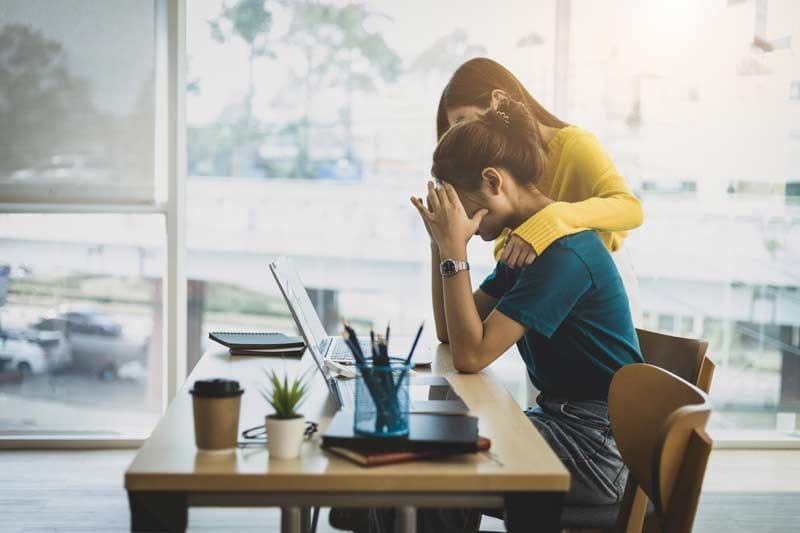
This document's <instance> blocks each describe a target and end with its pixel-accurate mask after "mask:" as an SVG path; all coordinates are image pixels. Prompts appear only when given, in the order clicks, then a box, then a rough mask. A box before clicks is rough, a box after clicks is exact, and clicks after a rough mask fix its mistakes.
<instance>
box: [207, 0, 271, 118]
mask: <svg viewBox="0 0 800 533" xmlns="http://www.w3.org/2000/svg"><path fill="white" fill-rule="evenodd" d="M208 24H209V28H210V30H211V37H212V38H213V39H214V40H215V41H217V42H218V43H220V44H222V43H225V42H227V41H230V40H232V39H234V38H237V37H238V38H239V39H241V40H242V41H244V43H245V44H246V45H247V50H248V57H247V60H248V66H249V70H248V79H247V94H246V95H245V103H246V106H245V111H246V118H245V121H246V123H247V125H248V126H249V125H250V124H251V121H252V118H253V98H254V97H255V84H254V82H253V68H254V67H255V63H256V61H257V60H258V59H259V58H262V57H275V54H274V52H273V51H272V49H271V47H270V41H269V34H270V31H271V30H272V12H271V11H269V10H267V9H266V7H265V2H264V0H239V1H238V2H236V3H235V4H233V5H232V6H228V5H227V4H223V6H222V12H221V13H220V14H219V15H218V16H217V18H215V19H214V20H211V21H209V23H208Z"/></svg>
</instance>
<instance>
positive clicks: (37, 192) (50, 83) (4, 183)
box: [0, 0, 155, 203]
mask: <svg viewBox="0 0 800 533" xmlns="http://www.w3.org/2000/svg"><path fill="white" fill-rule="evenodd" d="M0 13H1V14H2V15H1V18H0V132H3V139H2V142H0V199H2V201H3V202H47V203H55V202H73V203H80V202H108V203H142V202H152V201H153V182H154V179H153V168H154V164H153V159H154V156H153V153H154V142H153V135H154V131H155V126H154V83H155V78H154V72H155V71H154V50H155V46H154V37H155V33H154V28H155V24H154V3H153V2H140V1H138V0H125V1H115V2H82V1H79V0H62V1H58V2H49V1H46V0H0Z"/></svg>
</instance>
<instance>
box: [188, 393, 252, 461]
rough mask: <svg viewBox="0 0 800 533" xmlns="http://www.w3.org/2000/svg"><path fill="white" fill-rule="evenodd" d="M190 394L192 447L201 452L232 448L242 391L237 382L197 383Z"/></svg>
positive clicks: (236, 436)
mask: <svg viewBox="0 0 800 533" xmlns="http://www.w3.org/2000/svg"><path fill="white" fill-rule="evenodd" d="M189 392H190V393H191V395H192V406H193V410H194V441H195V445H197V447H198V448H199V449H201V450H227V449H230V448H235V447H236V440H237V438H238V433H239V406H240V404H241V400H242V393H243V392H244V389H243V388H241V387H240V386H239V382H238V381H233V380H228V379H209V380H198V381H195V382H194V387H193V388H192V390H190V391H189Z"/></svg>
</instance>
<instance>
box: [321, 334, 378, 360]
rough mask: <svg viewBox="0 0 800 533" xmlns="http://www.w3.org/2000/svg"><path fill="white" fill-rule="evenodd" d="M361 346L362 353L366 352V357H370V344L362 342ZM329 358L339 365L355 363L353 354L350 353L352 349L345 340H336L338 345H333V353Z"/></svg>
mask: <svg viewBox="0 0 800 533" xmlns="http://www.w3.org/2000/svg"><path fill="white" fill-rule="evenodd" d="M359 344H360V345H361V351H362V352H364V355H366V356H367V357H370V353H371V351H370V350H371V349H370V346H369V342H363V341H362V342H361V343H359ZM329 357H330V358H331V360H333V361H336V362H337V363H352V362H353V354H352V353H350V348H348V347H347V344H345V342H344V340H343V339H336V344H334V345H333V351H331V353H330V355H329Z"/></svg>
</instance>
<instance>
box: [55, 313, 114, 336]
mask: <svg viewBox="0 0 800 533" xmlns="http://www.w3.org/2000/svg"><path fill="white" fill-rule="evenodd" d="M56 318H60V319H63V320H65V321H66V323H67V327H68V329H69V332H70V333H84V334H87V335H103V336H105V337H119V336H120V335H121V334H122V324H120V323H119V322H117V321H116V320H114V319H113V318H111V317H110V316H108V315H107V314H105V313H101V312H100V311H96V310H94V309H91V308H84V307H69V306H61V307H60V308H59V312H58V314H57V315H56Z"/></svg>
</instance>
